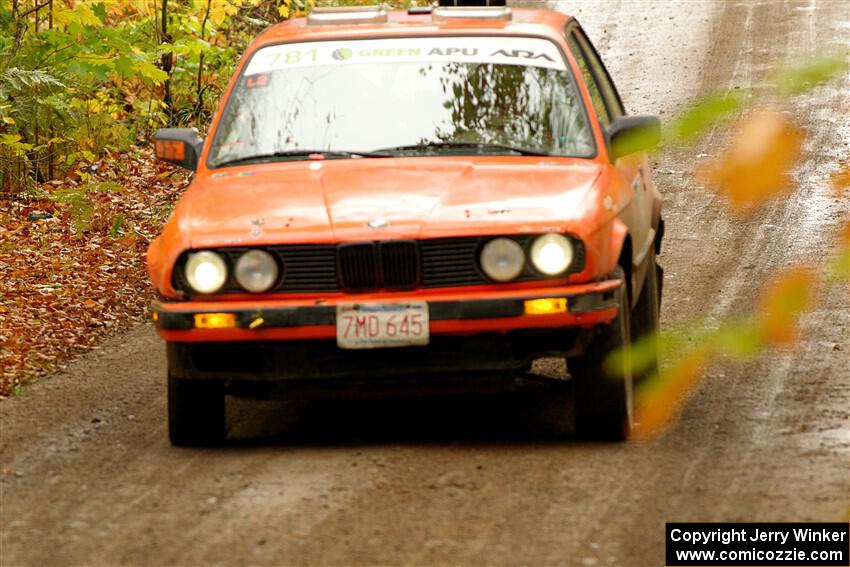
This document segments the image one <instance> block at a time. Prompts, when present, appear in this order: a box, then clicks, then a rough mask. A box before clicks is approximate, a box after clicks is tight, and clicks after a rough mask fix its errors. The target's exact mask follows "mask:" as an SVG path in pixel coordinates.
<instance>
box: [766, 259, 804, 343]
mask: <svg viewBox="0 0 850 567" xmlns="http://www.w3.org/2000/svg"><path fill="white" fill-rule="evenodd" d="M817 284H818V280H817V276H816V275H815V273H814V271H813V270H812V269H811V268H808V267H805V266H797V267H794V268H791V269H788V270H785V271H783V272H781V273H780V274H778V275H777V276H776V277H775V278H774V279H773V281H772V282H770V283H769V284H768V286H767V288H765V290H764V293H763V294H762V296H761V298H760V299H759V304H758V311H757V312H756V317H757V320H756V325H757V328H758V331H759V334H760V335H761V337H762V339H763V340H764V341H765V342H767V343H769V344H773V345H788V344H792V343H793V342H794V341H795V340H796V339H797V323H798V321H799V319H800V315H801V314H802V313H803V312H804V311H805V310H807V309H808V308H809V307H810V306H811V304H812V303H813V301H814V297H815V292H816V288H817Z"/></svg>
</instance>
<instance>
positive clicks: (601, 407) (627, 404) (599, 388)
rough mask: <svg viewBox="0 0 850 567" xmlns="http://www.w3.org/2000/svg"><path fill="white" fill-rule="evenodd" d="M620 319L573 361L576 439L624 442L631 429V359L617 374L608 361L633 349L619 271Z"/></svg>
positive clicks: (601, 331)
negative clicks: (610, 371) (630, 346)
mask: <svg viewBox="0 0 850 567" xmlns="http://www.w3.org/2000/svg"><path fill="white" fill-rule="evenodd" d="M614 277H617V278H619V279H620V280H621V282H622V284H621V285H620V288H619V289H618V290H617V296H618V313H617V317H616V318H615V319H614V320H613V321H612V322H611V323H610V324H608V325H603V326H602V327H601V328H600V329H599V330H598V331H597V334H596V335H595V336H594V337H593V339H592V340H591V342H590V344H589V345H588V347H587V349H586V350H585V352H584V354H583V355H582V356H578V357H575V358H570V359H569V361H568V363H567V364H568V369H569V372H570V375H571V376H572V379H573V383H574V385H575V386H574V392H575V395H574V399H575V426H576V435H577V436H578V437H580V438H582V439H590V440H597V441H624V440H626V439H628V437H629V434H630V433H631V428H632V374H631V367H630V366H631V365H630V363H629V360H628V357H627V356H624V357H622V362H621V364H620V365H619V367H618V368H617V369H616V372H613V373H609V371H608V369H607V367H606V365H605V360H606V359H607V358H608V355H609V354H611V353H612V352H614V351H616V350H618V349H620V348H624V347H628V346H629V345H630V334H629V301H628V291H627V290H626V277H625V273H624V272H623V270H622V268H619V267H618V268H617V270H616V271H615V272H614Z"/></svg>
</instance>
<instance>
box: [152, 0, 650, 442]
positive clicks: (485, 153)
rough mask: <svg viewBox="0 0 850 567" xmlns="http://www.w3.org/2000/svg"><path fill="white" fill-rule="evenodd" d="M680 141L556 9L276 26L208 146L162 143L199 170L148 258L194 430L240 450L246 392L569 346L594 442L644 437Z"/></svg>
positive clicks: (178, 438) (372, 12)
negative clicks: (635, 424) (632, 346)
mask: <svg viewBox="0 0 850 567" xmlns="http://www.w3.org/2000/svg"><path fill="white" fill-rule="evenodd" d="M444 2H445V0H444ZM491 3H495V2H491ZM659 136H660V125H659V121H658V119H657V118H655V117H652V116H630V115H627V114H626V112H625V109H624V108H623V104H622V102H621V100H620V97H619V96H618V94H617V90H616V88H615V87H614V84H613V82H612V81H611V78H610V77H609V75H608V73H607V72H606V70H605V67H604V66H603V64H602V62H601V61H600V59H599V56H598V54H597V53H596V51H595V49H594V48H593V46H592V44H591V43H590V41H589V40H588V38H587V36H586V35H585V34H584V32H583V31H582V29H581V27H580V26H579V24H578V22H577V21H576V20H575V19H573V18H571V17H569V16H566V15H564V14H561V13H558V12H555V11H549V10H532V9H511V8H509V7H506V6H473V7H471V6H460V7H455V6H434V7H427V8H413V9H410V10H408V11H402V10H399V11H385V10H384V9H383V8H380V7H375V8H371V7H363V8H360V7H358V8H328V9H316V10H314V11H313V12H312V13H311V14H310V16H309V17H307V18H302V19H294V20H290V21H287V22H285V23H282V24H279V25H275V26H272V27H270V28H269V29H267V30H266V31H265V32H263V33H262V34H261V35H260V36H259V37H257V38H256V40H255V41H254V42H253V43H252V44H251V46H250V47H249V48H248V50H247V51H246V53H245V55H244V57H243V58H242V60H241V61H240V63H239V65H238V67H237V70H236V72H235V74H234V76H233V78H232V80H231V81H230V84H229V86H228V89H227V91H226V93H225V95H224V97H223V102H222V103H221V106H220V108H219V110H218V112H217V113H216V115H215V118H214V120H213V121H212V124H211V127H210V130H209V136H208V137H207V140H206V142H204V141H203V140H202V139H201V138H200V137H199V136H198V134H197V132H196V131H195V130H188V129H162V130H159V131H158V132H157V134H156V136H155V144H156V152H157V155H158V157H159V158H161V159H163V160H166V161H169V162H172V163H176V164H180V165H182V166H184V167H186V168H188V169H190V170H192V171H194V177H193V179H192V182H191V184H190V186H189V188H188V189H187V191H186V193H185V194H184V195H183V197H182V198H181V200H180V202H179V203H178V205H177V207H176V208H175V210H174V212H173V215H172V216H171V218H170V220H169V221H168V223H167V224H166V225H165V227H164V229H163V232H162V234H161V235H160V236H159V237H158V238H156V239H155V240H154V241H153V242H152V243H151V246H150V249H149V251H148V268H149V272H150V277H151V280H152V282H153V285H154V286H155V287H156V289H157V290H158V292H159V295H160V299H159V301H157V302H155V303H154V305H153V319H154V321H155V324H156V328H157V331H158V333H159V334H160V335H161V336H162V338H163V339H165V341H166V343H167V356H168V408H169V430H170V438H171V442H172V443H173V444H175V445H205V444H212V443H217V442H220V441H222V440H223V439H224V438H225V435H226V427H225V426H226V424H225V411H224V409H225V408H224V404H225V401H224V400H225V394H230V395H238V396H246V397H257V398H264V397H271V396H327V395H361V394H365V393H367V392H370V393H375V392H380V393H386V392H394V391H395V390H396V388H398V387H400V386H407V387H409V386H414V387H415V388H416V389H418V391H425V390H428V391H431V390H442V389H444V388H445V389H451V388H456V387H458V386H462V387H464V388H465V389H471V390H473V391H479V389H484V388H486V387H489V386H494V385H500V384H509V383H510V384H512V383H514V381H515V380H516V378H517V376H520V375H521V374H522V373H523V372H525V371H527V370H528V369H529V368H530V365H531V363H532V361H533V360H534V359H536V358H539V357H544V356H545V357H563V358H566V360H567V364H568V369H569V374H570V376H571V378H572V380H573V382H574V386H573V391H574V399H575V410H574V413H575V420H576V431H577V433H578V434H579V435H581V436H584V437H590V438H596V439H609V440H620V439H624V438H626V437H627V436H628V434H629V430H630V428H631V425H632V423H631V404H632V400H631V392H632V382H633V379H634V378H636V377H633V376H632V373H631V372H630V368H629V367H628V363H627V361H626V360H625V357H620V360H621V361H622V362H621V363H620V368H619V372H615V373H614V376H613V377H612V376H611V375H610V374H611V373H610V372H605V371H604V368H605V365H604V361H605V359H606V357H607V355H608V354H609V353H610V352H612V351H614V350H616V349H617V348H618V347H621V346H623V345H627V344H629V342H630V340H631V339H632V338H633V337H637V336H640V335H641V334H644V333H647V332H650V331H652V330H654V329H655V328H656V327H657V325H658V311H659V304H660V297H661V280H662V272H661V270H660V268H659V267H658V265H657V264H656V254H657V253H658V252H659V251H660V245H661V239H662V236H663V232H664V230H663V228H664V225H663V222H662V220H661V197H660V195H659V193H658V191H657V190H656V188H655V186H654V185H653V183H652V180H651V178H650V172H649V168H648V165H647V160H646V156H645V155H644V154H643V153H642V152H643V151H644V150H646V149H648V148H649V147H650V146H652V145H654V144H655V143H657V141H658V138H659ZM609 366H610V365H609Z"/></svg>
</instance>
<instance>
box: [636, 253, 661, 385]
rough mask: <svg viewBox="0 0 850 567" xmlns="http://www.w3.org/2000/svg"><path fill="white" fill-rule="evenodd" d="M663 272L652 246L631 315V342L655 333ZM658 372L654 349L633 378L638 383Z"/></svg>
mask: <svg viewBox="0 0 850 567" xmlns="http://www.w3.org/2000/svg"><path fill="white" fill-rule="evenodd" d="M662 277H663V272H662V270H661V268H660V267H659V266H658V263H657V262H656V260H655V248H654V247H652V248H651V249H650V252H649V257H648V258H647V268H646V279H645V280H644V282H643V289H642V290H641V292H640V295H639V296H638V300H637V303H636V304H635V308H634V309H633V310H632V317H631V321H630V322H631V338H632V343H634V342H635V341H637V340H638V339H640V338H642V337H645V336H647V335H653V336H655V335H657V334H658V327H659V320H660V318H661V313H660V311H661V286H660V283H661V278H662ZM656 374H658V353H657V352H655V349H653V351H652V352H651V353H650V355H649V361H648V363H647V364H646V365H645V366H644V367H643V369H642V370H641V372H640V373H635V375H634V380H635V382H636V383H638V384H640V383H641V382H642V381H644V380H646V379H647V378H650V377H652V376H654V375H656Z"/></svg>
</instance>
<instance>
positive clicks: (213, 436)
mask: <svg viewBox="0 0 850 567" xmlns="http://www.w3.org/2000/svg"><path fill="white" fill-rule="evenodd" d="M168 436H169V439H170V440H171V444H172V445H174V446H175V447H204V446H211V445H217V444H220V443H222V442H223V441H224V438H225V436H226V429H225V409H224V388H223V385H222V384H221V382H212V381H204V380H187V379H185V378H177V377H175V376H173V375H172V374H171V373H170V372H169V374H168Z"/></svg>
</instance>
